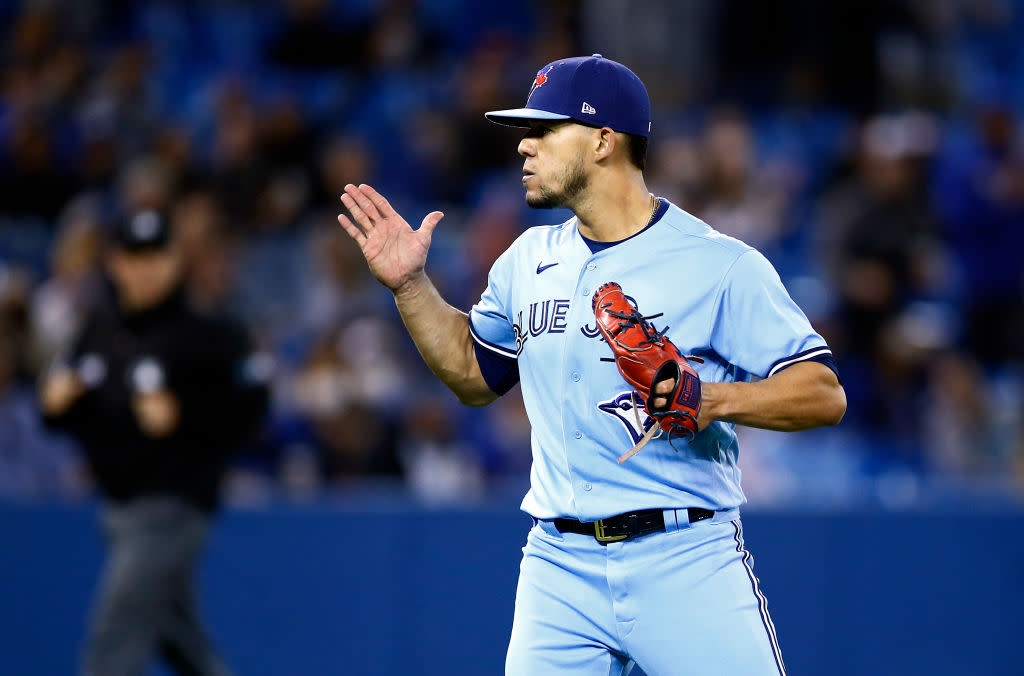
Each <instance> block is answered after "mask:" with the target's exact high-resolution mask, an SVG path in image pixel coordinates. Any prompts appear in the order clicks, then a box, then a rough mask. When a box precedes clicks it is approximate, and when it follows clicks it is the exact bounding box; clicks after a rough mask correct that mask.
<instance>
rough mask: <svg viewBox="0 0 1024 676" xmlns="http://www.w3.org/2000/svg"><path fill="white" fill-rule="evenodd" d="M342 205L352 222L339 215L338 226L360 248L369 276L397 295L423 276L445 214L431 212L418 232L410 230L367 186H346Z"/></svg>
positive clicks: (386, 202) (381, 197)
mask: <svg viewBox="0 0 1024 676" xmlns="http://www.w3.org/2000/svg"><path fill="white" fill-rule="evenodd" d="M341 202H342V204H344V205H345V208H346V209H348V211H349V213H350V214H352V220H349V218H348V217H347V216H345V215H344V214H340V215H339V216H338V223H340V224H341V227H342V228H344V229H345V232H347V233H348V234H349V236H350V237H351V238H352V239H354V240H355V242H356V244H358V245H359V248H360V250H361V251H362V252H363V256H364V257H365V258H366V262H367V264H368V265H369V266H370V272H372V273H373V276H374V277H376V278H377V279H378V280H379V281H380V283H381V284H383V285H384V286H386V287H388V288H389V289H391V290H392V291H393V292H396V293H397V292H398V291H399V290H401V289H402V287H403V286H405V285H406V284H408V283H409V282H411V281H413V280H414V279H416V278H417V277H419V276H420V275H422V274H423V269H424V267H425V266H426V264H427V251H429V249H430V238H431V236H432V235H433V232H434V228H435V227H436V226H437V224H438V222H439V221H440V220H441V219H442V218H444V214H442V213H441V212H440V211H432V212H430V213H429V214H427V215H426V216H424V218H423V222H422V223H421V224H420V227H419V229H418V230H413V229H412V227H411V226H410V225H409V224H408V223H407V222H406V221H405V219H404V218H402V216H401V215H400V214H399V213H398V212H397V211H395V210H394V208H392V206H391V204H390V203H389V202H388V201H387V200H386V199H384V196H383V195H381V194H380V193H378V192H377V191H376V190H374V189H373V188H372V187H370V186H368V185H366V184H362V185H359V186H354V185H352V184H349V185H346V186H345V194H343V195H342V196H341ZM353 221H355V223H353Z"/></svg>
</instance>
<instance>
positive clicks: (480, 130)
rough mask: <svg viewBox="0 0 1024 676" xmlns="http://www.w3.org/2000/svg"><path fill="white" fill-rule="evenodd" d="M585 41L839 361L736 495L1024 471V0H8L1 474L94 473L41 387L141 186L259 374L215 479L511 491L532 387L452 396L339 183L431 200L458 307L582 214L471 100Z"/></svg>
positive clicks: (511, 92)
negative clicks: (266, 391) (626, 70)
mask: <svg viewBox="0 0 1024 676" xmlns="http://www.w3.org/2000/svg"><path fill="white" fill-rule="evenodd" d="M591 52H601V53H603V54H604V55H605V56H607V57H610V58H614V59H616V60H619V61H622V62H624V63H626V64H627V65H629V66H630V67H631V68H633V69H634V70H635V71H636V72H637V73H638V74H639V75H640V76H641V78H643V79H644V80H645V81H646V82H647V84H648V88H649V90H650V94H651V98H652V103H653V107H654V133H653V135H652V138H651V150H650V154H649V161H648V170H647V180H648V185H649V186H650V187H651V189H652V190H653V191H654V192H655V193H656V194H657V195H660V196H663V197H667V198H668V199H670V200H672V201H673V202H674V203H675V204H677V205H679V206H680V207H682V208H684V209H687V210H689V211H691V212H692V213H694V214H696V215H698V216H700V217H701V218H703V219H704V220H706V221H707V222H709V223H710V224H711V225H712V226H713V227H715V228H717V229H719V230H721V231H722V232H725V233H727V234H730V235H733V236H736V237H738V238H740V239H742V240H744V241H746V242H748V243H749V244H751V245H753V246H755V247H757V248H759V249H760V250H761V251H762V252H764V253H765V254H766V255H767V256H768V258H769V259H770V260H771V261H772V262H773V263H774V264H775V266H776V267H777V269H778V270H779V272H780V274H781V275H782V277H783V280H784V282H785V283H786V285H787V287H788V288H789V289H790V292H791V293H792V295H793V296H794V298H795V299H796V300H797V301H798V303H800V304H801V306H802V307H803V308H804V309H805V311H806V312H807V314H808V316H809V317H810V319H811V321H812V323H813V324H814V325H815V327H816V328H817V329H818V330H819V331H820V332H821V333H822V334H823V335H824V336H825V337H826V339H827V340H828V342H829V344H830V345H831V346H832V349H833V352H834V353H835V355H836V358H837V361H838V364H839V368H840V373H841V376H842V378H843V383H844V385H845V387H846V391H847V395H848V397H849V411H848V413H847V416H846V419H845V420H844V422H843V423H842V425H841V426H840V427H839V428H836V429H830V430H823V431H817V432H809V433H802V434H799V435H785V436H782V435H774V434H771V433H764V432H759V431H745V432H744V438H743V440H742V442H741V444H742V445H741V448H742V457H741V466H742V467H744V469H745V476H744V485H745V487H747V489H748V492H749V493H750V494H751V495H752V496H757V498H758V499H760V500H764V501H770V500H771V499H772V498H773V497H774V498H779V499H784V498H785V497H786V496H788V495H793V494H801V493H804V494H805V493H807V492H808V491H811V492H812V493H817V494H819V495H821V496H825V495H827V494H828V495H831V494H844V493H849V492H852V491H857V490H860V489H861V488H862V487H863V486H864V485H869V484H867V483H865V482H871V481H873V480H875V479H878V478H879V477H883V478H887V482H886V483H885V485H886V486H888V487H890V488H891V487H892V486H893V485H894V483H893V481H891V480H889V479H891V478H892V477H900V479H899V480H898V481H896V484H895V485H897V486H898V487H902V488H900V489H899V490H896V491H895V492H896V493H897V494H899V492H900V490H912V488H911V489H906V487H907V486H908V485H909V486H912V485H913V483H912V482H913V481H915V480H920V479H922V478H936V477H937V478H940V479H943V480H956V481H964V482H974V481H991V482H995V483H999V484H1013V483H1014V482H1016V483H1017V485H1024V255H1022V253H1021V252H1022V251H1024V121H1022V120H1024V118H1022V115H1021V113H1022V111H1024V2H1020V1H1018V0H934V1H932V2H917V1H915V0H876V1H874V2H853V1H850V2H834V3H819V2H812V1H810V0H780V1H779V2H763V1H760V0H689V1H687V2H672V1H671V0H661V1H653V0H652V1H651V2H644V3H631V2H628V1H626V0H590V1H588V0H561V1H551V2H545V1H542V0H537V1H536V2H532V3H531V2H523V3H479V2H474V1H472V0H439V1H437V2H434V1H431V2H427V1H425V0H424V1H422V2H415V1H413V0H276V1H269V0H267V1H263V2H258V1H253V0H250V1H243V0H206V1H200V0H194V1H188V0H179V1H176V2H172V1H170V0H137V1H134V2H132V1H128V0H121V1H118V0H109V1H106V2H102V1H99V0H97V1H85V0H48V1H33V0H25V1H22V2H18V1H15V0H0V496H7V497H13V498H21V499H53V498H67V497H76V496H82V495H87V494H89V492H90V490H91V488H90V482H89V477H88V476H87V475H86V473H85V472H84V471H83V470H82V464H81V462H80V460H79V457H78V454H77V453H76V450H75V448H74V446H73V444H72V442H70V441H69V440H68V439H65V438H62V437H59V436H55V435H54V434H53V433H51V432H48V431H46V430H45V429H44V428H43V427H42V425H41V424H40V422H39V420H38V413H37V411H36V408H35V391H34V390H35V383H36V380H37V378H38V376H39V374H40V372H41V371H42V370H44V369H46V368H47V366H48V364H49V363H50V362H51V361H52V360H53V359H54V358H55V356H57V355H59V354H60V353H61V351H62V350H64V349H66V348H67V345H68V342H69V341H70V340H71V339H72V337H73V336H74V335H75V332H76V330H77V328H78V326H79V322H80V321H81V317H82V315H83V313H84V311H85V309H86V308H88V307H89V303H90V302H91V299H92V298H94V297H95V295H96V293H97V292H98V289H99V288H100V286H101V285H102V283H103V282H102V276H103V269H102V268H103V266H102V263H101V261H102V259H103V251H104V247H105V242H106V238H107V233H108V231H109V228H110V227H111V224H112V223H114V222H116V221H117V220H118V219H120V218H124V217H125V215H127V214H131V213H134V212H136V211H138V210H140V209H159V210H162V211H164V212H165V213H167V214H168V215H169V217H170V219H171V222H172V224H173V227H174V229H175V232H176V234H177V241H178V243H179V245H180V246H181V247H182V251H183V252H184V256H185V261H186V280H187V288H188V292H189V295H190V297H191V298H192V301H193V302H194V303H196V304H197V305H199V306H201V307H205V308H209V309H218V310H220V309H226V310H228V311H230V312H231V313H233V314H235V315H236V316H238V317H240V318H241V319H243V320H244V321H245V323H246V324H247V325H248V327H249V329H250V331H251V332H252V335H253V337H254V340H255V341H256V343H257V344H258V345H259V346H260V348H261V349H262V350H263V351H264V353H265V354H266V355H268V357H270V358H271V359H272V362H273V365H274V376H273V406H272V414H271V416H270V419H269V420H267V421H266V424H265V427H264V430H263V433H262V434H261V436H260V438H259V440H258V441H256V442H254V443H253V444H251V446H250V447H248V448H245V449H243V450H242V451H241V452H240V453H239V455H238V456H237V459H236V462H235V469H234V470H233V472H232V474H231V478H230V482H229V493H228V497H229V500H232V499H233V500H235V501H237V502H245V501H247V500H258V499H262V498H264V497H266V496H275V495H280V494H285V495H289V496H293V497H308V496H314V495H321V494H323V492H324V491H325V490H331V489H338V490H346V489H350V488H351V489H353V490H355V489H356V488H358V487H365V486H366V485H367V484H366V482H368V481H374V480H377V479H380V480H381V482H382V483H381V485H382V486H392V487H393V486H399V487H404V488H400V490H410V491H412V492H414V493H415V494H417V495H419V496H421V497H423V498H424V499H427V500H451V499H476V498H479V497H482V496H485V495H488V494H490V493H491V492H493V491H495V490H498V487H502V486H508V485H511V486H514V487H515V489H516V490H518V489H521V488H524V487H525V486H526V483H527V474H528V471H529V465H530V449H529V429H528V423H527V421H526V417H525V412H524V410H523V407H522V403H521V399H520V398H519V395H518V393H517V391H518V390H515V391H513V392H512V393H510V394H509V395H507V396H505V397H503V398H502V399H501V400H499V401H498V402H497V403H496V404H494V405H492V406H490V407H488V408H486V409H479V410H478V409H466V408H463V407H461V406H460V405H459V404H458V402H457V401H456V400H455V398H454V396H451V395H450V394H448V393H447V391H445V390H443V389H442V387H441V386H440V385H439V384H437V383H436V382H435V380H434V378H433V376H432V375H431V374H430V373H429V371H428V370H427V369H426V367H425V366H423V365H422V363H421V361H420V360H419V358H418V355H417V354H416V352H415V348H414V346H413V345H412V343H411V341H410V340H409V339H408V338H407V336H406V335H405V333H404V329H403V327H402V325H401V322H400V319H399V318H398V315H397V312H396V311H395V309H394V306H393V301H392V299H391V296H390V294H389V293H388V292H387V291H386V290H385V289H383V288H382V287H381V286H380V285H379V284H377V283H376V282H375V281H374V280H373V279H372V277H370V275H369V273H368V272H367V270H366V266H365V264H364V263H363V261H362V258H361V255H360V253H359V251H358V249H357V248H356V247H355V245H354V244H352V243H351V241H350V240H349V239H348V237H347V236H346V235H345V234H344V232H343V231H341V229H340V228H339V227H338V225H337V223H336V221H335V218H336V215H337V213H339V210H340V203H339V200H338V196H339V195H340V194H341V192H342V188H343V186H344V185H345V184H346V183H349V182H353V183H362V182H365V183H370V184H372V185H374V186H375V187H377V188H378V189H379V190H380V191H381V192H382V193H383V194H385V195H387V196H389V198H390V199H391V201H392V202H393V203H394V204H395V205H396V207H397V208H398V210H399V211H400V212H401V213H403V214H404V215H405V216H406V218H407V219H408V220H409V221H410V222H412V223H414V224H417V223H418V222H419V220H420V218H422V216H423V215H424V214H425V213H427V212H428V211H431V210H434V209H441V210H443V211H444V212H445V213H446V214H447V216H446V218H445V220H444V221H443V222H442V223H441V225H440V226H439V228H438V230H437V233H436V235H435V243H434V245H433V249H432V251H431V257H430V260H429V262H428V272H429V273H430V274H431V277H432V278H433V279H434V281H435V283H436V284H437V286H438V288H439V289H440V290H441V292H442V294H443V295H444V296H445V297H446V298H447V299H448V300H449V302H451V303H452V304H453V305H456V306H457V307H461V308H463V309H468V308H469V307H470V306H471V305H472V304H473V303H474V302H475V300H476V299H477V297H478V295H479V293H480V291H481V290H482V289H483V287H484V284H485V280H486V275H487V271H488V269H489V267H490V264H491V262H492V261H493V260H494V258H495V257H496V256H497V255H498V254H500V253H501V252H502V251H503V250H504V249H505V248H506V247H507V246H508V245H509V244H510V243H511V241H512V240H513V239H514V238H515V237H517V236H518V234H519V233H521V232H522V229H523V228H524V227H528V226H530V225H537V224H541V223H554V222H560V221H561V220H564V218H565V217H566V214H565V213H561V212H550V211H531V210H529V209H528V208H526V207H525V205H524V203H523V199H522V195H521V187H520V183H519V180H518V178H519V172H520V167H521V162H520V158H518V156H517V155H516V151H515V149H516V144H517V143H518V139H519V135H518V132H516V131H514V130H509V129H506V128H502V127H498V126H495V125H491V124H489V123H488V122H487V121H486V120H485V119H484V117H483V112H484V111H486V110H492V109H499V108H509V107H518V106H520V105H521V104H522V102H523V101H524V99H525V95H526V92H527V90H528V85H529V83H530V80H531V78H532V77H533V74H534V72H535V71H536V70H537V69H538V68H539V67H541V66H542V65H544V64H545V63H547V62H549V61H552V60H554V59H557V58H562V57H566V56H572V55H579V54H585V53H591ZM685 284H686V271H685V270H682V271H680V277H679V279H675V280H666V285H667V287H668V288H671V287H672V286H674V285H685ZM908 481H910V482H911V483H909V484H908V483H907V482H908ZM870 485H874V484H870ZM890 492H891V491H890Z"/></svg>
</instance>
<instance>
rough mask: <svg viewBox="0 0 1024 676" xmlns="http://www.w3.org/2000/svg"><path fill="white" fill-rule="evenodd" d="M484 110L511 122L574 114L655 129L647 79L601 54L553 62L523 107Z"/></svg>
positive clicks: (621, 127)
mask: <svg viewBox="0 0 1024 676" xmlns="http://www.w3.org/2000/svg"><path fill="white" fill-rule="evenodd" d="M484 115H485V116H486V117H487V119H488V120H490V121H491V122H495V123H497V124H503V125H506V126H509V127H529V126H530V121H531V120H575V121H577V122H582V123H583V124H587V125H591V126H595V127H611V128H612V129H614V130H615V131H619V132H622V133H624V134H635V135H637V136H644V137H646V136H648V135H650V133H651V100H650V98H649V97H648V96H647V88H646V87H644V83H643V82H641V81H640V78H638V77H637V76H636V74H635V73H634V72H633V71H631V70H630V69H629V68H626V67H625V66H623V65H622V64H621V63H619V62H617V61H612V60H611V59H606V58H604V57H603V56H601V55H600V54H594V55H593V56H574V57H572V58H570V59H561V60H560V61H554V62H552V63H549V64H548V65H546V66H544V67H543V68H541V69H540V70H539V71H538V72H537V77H535V78H534V80H533V86H532V87H530V93H529V94H528V95H527V97H526V106H525V107H524V108H513V109H511V110H492V111H491V112H489V113H484Z"/></svg>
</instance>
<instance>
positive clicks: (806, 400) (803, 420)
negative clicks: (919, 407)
mask: <svg viewBox="0 0 1024 676" xmlns="http://www.w3.org/2000/svg"><path fill="white" fill-rule="evenodd" d="M674 385H675V383H674V381H671V380H669V381H665V382H662V383H659V384H658V386H657V387H656V388H655V392H656V393H657V394H668V393H670V392H672V388H673V387H674ZM701 394H702V397H701V409H700V415H699V416H698V418H697V427H698V429H701V430H702V429H704V428H705V427H707V426H708V425H709V424H711V423H712V422H714V421H715V420H721V421H723V422H729V423H736V424H737V425H746V426H748V427H760V428H762V429H766V430H777V431H780V432H797V431H799V430H806V429H810V428H812V427H822V426H825V425H836V424H838V423H839V421H840V420H842V419H843V415H845V413H846V391H845V390H843V386H842V385H841V384H840V383H839V378H838V377H837V376H836V374H835V372H834V371H833V370H832V369H830V368H829V367H828V366H825V365H824V364H821V363H819V362H815V361H805V362H800V363H798V364H794V365H793V366H790V367H789V368H787V369H785V370H782V371H779V372H778V373H776V374H775V375H773V376H771V377H769V378H765V379H764V380H760V381H758V382H756V383H712V382H702V383H701ZM657 403H658V402H657V399H655V404H656V405H657Z"/></svg>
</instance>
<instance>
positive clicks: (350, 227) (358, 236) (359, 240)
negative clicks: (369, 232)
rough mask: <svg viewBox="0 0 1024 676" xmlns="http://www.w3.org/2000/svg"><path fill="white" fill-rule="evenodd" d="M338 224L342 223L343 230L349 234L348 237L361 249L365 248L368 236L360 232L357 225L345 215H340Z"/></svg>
mask: <svg viewBox="0 0 1024 676" xmlns="http://www.w3.org/2000/svg"><path fill="white" fill-rule="evenodd" d="M338 223H340V224H341V227H342V229H343V230H344V231H345V232H347V233H348V236H349V237H351V238H352V239H354V240H355V241H356V244H358V245H359V246H360V247H362V246H363V244H364V243H365V242H366V235H365V234H363V231H362V230H360V229H359V227H358V226H356V224H355V223H353V222H352V221H350V220H348V217H347V216H345V214H338Z"/></svg>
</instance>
